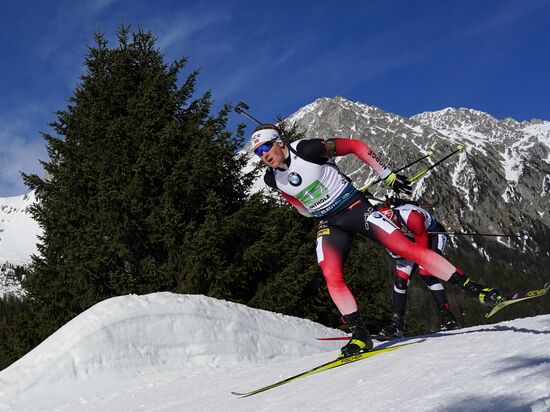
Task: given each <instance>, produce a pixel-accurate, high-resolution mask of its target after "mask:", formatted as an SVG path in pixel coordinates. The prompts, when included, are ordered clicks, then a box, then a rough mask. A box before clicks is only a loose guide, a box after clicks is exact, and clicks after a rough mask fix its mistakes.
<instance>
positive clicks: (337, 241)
mask: <svg viewBox="0 0 550 412" xmlns="http://www.w3.org/2000/svg"><path fill="white" fill-rule="evenodd" d="M351 238H352V236H351V234H349V233H347V232H344V231H342V230H339V229H336V228H334V227H331V226H323V225H321V226H319V231H318V232H317V242H316V243H317V245H316V252H317V262H318V263H319V266H320V267H321V271H322V272H323V276H324V277H325V281H326V282H327V288H328V293H329V295H330V297H331V298H332V301H333V302H334V304H335V305H336V307H337V308H338V310H339V311H340V313H341V314H342V315H349V314H350V313H353V312H357V303H356V301H355V297H354V296H353V294H352V293H351V290H350V289H349V287H348V285H347V284H346V282H345V280H344V261H345V260H346V258H347V255H348V253H349V248H350V245H351Z"/></svg>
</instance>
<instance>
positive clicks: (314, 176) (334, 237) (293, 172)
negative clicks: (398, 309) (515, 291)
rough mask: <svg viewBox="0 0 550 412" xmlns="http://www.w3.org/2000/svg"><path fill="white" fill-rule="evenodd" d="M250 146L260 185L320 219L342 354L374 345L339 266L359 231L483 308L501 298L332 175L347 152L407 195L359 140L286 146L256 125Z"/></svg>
mask: <svg viewBox="0 0 550 412" xmlns="http://www.w3.org/2000/svg"><path fill="white" fill-rule="evenodd" d="M250 145H251V149H252V150H253V151H254V153H255V154H256V155H257V156H259V157H260V158H261V159H262V161H263V162H264V163H265V164H266V165H267V166H269V168H268V170H267V171H266V174H265V179H264V180H265V182H266V184H267V185H268V186H270V187H272V188H274V189H275V190H277V191H278V192H279V193H281V195H282V196H283V197H284V198H285V199H286V200H287V201H288V202H290V203H291V204H292V205H293V206H295V207H296V208H297V209H298V211H299V212H300V213H302V214H303V215H305V216H312V217H314V218H316V219H317V220H318V221H319V231H318V234H317V247H316V251H317V260H318V262H319V266H320V267H321V270H322V272H323V275H324V277H325V280H326V282H327V287H328V291H329V294H330V296H331V298H332V300H333V301H334V303H335V304H336V306H337V307H338V310H339V311H340V313H341V314H342V315H343V316H344V318H345V319H346V321H347V323H348V324H349V325H350V326H351V328H352V331H353V333H352V338H351V339H350V341H349V342H348V343H347V344H346V345H345V346H344V347H343V348H342V355H343V356H349V355H353V354H355V353H359V352H362V351H368V350H371V349H372V347H373V344H372V341H371V339H370V335H369V332H368V330H367V328H366V327H365V325H364V323H363V321H362V320H361V318H360V316H359V313H358V311H357V303H356V301H355V298H354V296H353V294H352V292H351V291H350V290H349V288H348V286H347V285H346V282H345V281H344V275H343V265H344V261H345V259H346V258H347V255H348V252H349V249H350V245H351V240H352V236H353V234H354V233H361V234H362V235H364V236H366V237H367V238H369V239H372V240H374V241H375V242H377V243H379V244H381V245H382V246H384V247H385V248H387V249H389V250H391V251H392V252H393V253H395V254H397V255H399V256H402V257H403V258H404V259H407V260H411V261H413V262H415V263H417V264H418V265H420V266H422V267H424V268H425V269H426V270H427V271H428V272H430V273H432V274H433V275H434V276H436V277H438V278H439V279H442V280H445V281H449V282H451V283H453V284H457V285H461V286H462V287H463V288H464V289H465V290H466V291H467V293H468V294H469V295H470V296H472V297H475V298H476V299H480V301H481V302H482V303H485V304H489V305H493V304H496V303H497V302H498V301H499V300H500V299H501V297H500V295H499V293H498V291H497V290H496V289H489V288H485V287H483V286H482V285H480V284H478V283H475V282H473V281H471V280H470V279H469V278H468V277H467V276H465V275H464V273H463V272H462V271H461V270H460V269H459V268H457V267H455V266H454V265H452V264H451V263H450V262H448V261H447V260H446V259H445V258H443V257H442V256H440V255H438V254H437V253H435V252H434V251H432V250H430V249H427V248H425V247H422V246H420V245H417V244H416V243H414V242H412V241H411V240H410V239H408V238H407V237H406V236H405V235H403V233H401V231H400V230H399V229H398V227H397V226H396V225H395V224H394V223H393V222H392V221H390V220H389V219H387V218H386V217H385V216H384V215H383V214H382V213H380V212H378V211H376V210H375V208H374V206H373V205H372V204H371V203H369V201H368V200H367V199H366V198H365V196H364V195H363V193H361V192H360V191H358V190H357V189H356V188H355V187H354V186H353V185H352V184H351V181H350V179H349V178H348V177H347V176H345V175H343V174H342V173H341V172H340V171H339V170H338V168H337V167H336V165H335V164H334V162H333V161H332V158H333V157H334V156H344V155H348V154H351V153H353V154H355V155H356V156H357V157H359V158H360V159H361V160H362V161H363V162H365V163H367V164H368V165H369V166H370V167H371V168H372V169H374V170H375V171H376V172H377V173H378V174H379V175H380V177H381V178H383V179H384V182H385V184H386V185H387V186H389V187H391V188H392V189H394V190H395V191H397V192H399V191H404V192H407V191H410V186H409V182H408V180H407V179H406V178H405V177H404V176H401V175H398V174H396V173H394V172H393V171H392V170H391V169H389V168H388V167H386V166H385V165H384V163H383V162H382V160H381V159H380V157H379V156H378V155H377V154H376V153H375V152H374V151H373V150H372V149H371V148H370V147H369V146H368V145H367V144H365V143H364V142H362V141H360V140H354V139H338V138H335V139H328V140H321V139H311V140H297V141H295V142H292V143H291V144H289V145H287V144H285V143H284V142H283V141H282V139H281V133H280V131H279V130H278V128H277V127H276V126H274V125H262V126H259V127H257V128H256V130H255V131H254V133H252V137H251V142H250Z"/></svg>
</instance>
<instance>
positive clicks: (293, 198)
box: [279, 191, 311, 217]
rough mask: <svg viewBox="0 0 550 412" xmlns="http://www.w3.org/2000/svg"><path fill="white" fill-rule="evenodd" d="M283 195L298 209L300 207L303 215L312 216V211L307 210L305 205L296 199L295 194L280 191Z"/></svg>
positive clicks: (299, 210)
mask: <svg viewBox="0 0 550 412" xmlns="http://www.w3.org/2000/svg"><path fill="white" fill-rule="evenodd" d="M279 193H281V195H283V197H284V198H285V200H286V201H287V202H288V203H290V204H291V205H292V206H294V207H295V208H296V209H298V212H300V214H301V215H304V216H308V217H309V216H311V213H309V212H308V211H307V209H306V208H305V206H304V205H303V204H302V202H300V201H299V200H298V199H296V198H295V197H294V196H291V195H289V194H288V193H285V192H283V191H280V192H279Z"/></svg>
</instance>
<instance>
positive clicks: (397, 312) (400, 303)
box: [377, 203, 457, 338]
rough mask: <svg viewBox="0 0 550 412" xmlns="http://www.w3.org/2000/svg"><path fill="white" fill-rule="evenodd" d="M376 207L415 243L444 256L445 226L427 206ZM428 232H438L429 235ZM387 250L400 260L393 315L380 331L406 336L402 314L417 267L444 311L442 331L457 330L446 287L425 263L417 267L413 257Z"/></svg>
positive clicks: (397, 270) (397, 265) (387, 334)
mask: <svg viewBox="0 0 550 412" xmlns="http://www.w3.org/2000/svg"><path fill="white" fill-rule="evenodd" d="M377 209H378V211H380V212H382V213H383V214H384V216H386V217H387V218H388V219H390V220H391V221H392V222H393V223H395V224H396V225H397V226H398V227H399V229H401V231H403V232H406V233H407V236H412V239H413V240H414V242H415V243H416V244H418V245H420V246H422V247H426V248H429V249H431V250H433V251H434V252H436V253H439V254H440V255H443V253H444V251H445V247H446V245H447V236H445V234H444V232H445V228H444V227H443V226H442V225H441V224H440V223H439V222H438V221H437V220H436V218H435V217H434V216H433V215H432V214H431V213H429V212H428V211H427V210H426V209H423V208H421V207H419V206H416V205H413V204H407V203H405V204H399V205H397V206H393V207H392V206H391V205H384V204H382V205H377ZM429 232H437V233H434V234H430V233H429ZM388 252H389V253H390V255H391V256H392V257H393V258H395V259H397V260H396V263H395V275H396V276H395V283H394V287H393V314H392V320H391V323H390V324H389V325H387V326H385V327H384V328H382V329H381V330H380V335H384V336H388V337H392V338H395V337H401V336H403V328H404V325H405V323H404V320H403V317H404V315H405V305H406V302H407V288H408V286H409V283H410V278H411V275H412V274H413V272H414V271H415V270H416V269H418V273H419V274H420V277H421V278H422V280H423V281H424V283H425V284H426V285H427V286H428V288H429V289H430V291H431V293H432V296H433V298H434V300H435V301H436V303H437V307H438V309H439V313H440V314H441V326H440V330H451V329H456V328H457V324H456V319H455V317H454V315H453V313H452V312H451V310H450V305H449V301H448V300H447V296H446V294H445V289H444V288H443V285H442V284H441V282H440V281H439V279H438V278H436V277H435V276H433V275H431V274H430V273H429V272H428V271H427V270H426V269H424V268H423V267H422V266H418V265H417V264H416V263H414V262H412V261H410V260H407V259H403V258H402V257H401V256H398V255H394V254H393V253H392V252H391V251H390V250H388Z"/></svg>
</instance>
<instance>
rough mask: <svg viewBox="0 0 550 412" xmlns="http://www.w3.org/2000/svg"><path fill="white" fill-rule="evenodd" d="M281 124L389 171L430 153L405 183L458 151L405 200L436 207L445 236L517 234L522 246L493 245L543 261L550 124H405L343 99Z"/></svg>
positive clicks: (358, 168) (423, 120) (436, 115)
mask: <svg viewBox="0 0 550 412" xmlns="http://www.w3.org/2000/svg"><path fill="white" fill-rule="evenodd" d="M286 121H287V122H288V123H289V124H294V125H296V126H297V127H298V130H299V131H302V132H303V133H304V134H305V136H306V137H307V138H323V139H325V138H331V137H345V138H357V139H360V140H364V141H366V142H367V144H369V146H371V147H372V148H373V149H374V150H375V151H376V152H377V153H378V154H379V155H380V156H381V157H382V159H383V160H385V161H386V162H387V163H388V164H389V166H391V167H393V168H394V169H397V168H399V167H401V166H402V165H404V164H407V163H409V162H411V161H413V160H415V159H417V158H420V157H422V156H423V155H424V154H425V153H426V152H427V151H428V150H431V149H433V150H434V153H435V154H434V155H433V156H432V157H431V158H430V159H429V161H427V162H425V163H424V164H423V165H418V166H415V167H413V168H411V170H407V171H405V172H403V173H405V174H406V175H408V176H413V175H414V174H416V173H417V172H418V171H420V170H422V168H425V167H427V165H429V164H430V163H431V164H433V163H434V162H436V161H437V160H438V159H440V158H442V157H443V156H444V155H446V154H448V153H450V152H451V151H453V150H455V149H456V148H457V147H458V146H459V145H463V146H465V148H464V150H462V151H460V153H458V154H457V155H455V156H454V157H452V158H450V159H449V160H448V161H446V162H445V163H443V164H441V165H440V166H438V167H437V168H436V169H434V171H433V172H431V173H428V174H426V175H424V176H423V177H422V178H420V179H419V180H418V181H417V182H416V183H415V185H414V192H413V196H412V198H413V199H423V200H425V201H427V202H429V203H433V204H436V205H437V208H436V210H435V212H436V216H437V217H438V219H439V220H440V221H441V222H442V223H443V224H444V226H445V227H446V228H447V229H448V230H450V231H466V232H482V233H511V234H518V235H522V234H523V235H525V236H526V237H527V241H524V240H521V239H510V238H495V239H496V241H497V242H499V243H500V244H501V245H503V246H505V247H509V248H514V249H518V248H519V250H521V251H524V252H528V251H531V252H532V253H536V254H539V255H540V254H541V253H542V254H543V255H544V256H547V257H549V256H550V254H549V252H548V250H550V243H549V238H548V236H547V233H549V231H550V122H548V121H544V120H539V119H535V120H532V121H524V122H518V121H515V120H513V119H511V118H506V119H504V120H498V119H496V118H495V117H493V116H491V115H490V114H488V113H484V112H481V111H478V110H473V109H463V108H460V109H455V108H447V109H443V110H440V111H437V112H426V113H421V114H418V115H416V116H412V117H411V118H406V117H402V116H399V115H396V114H393V113H388V112H385V111H383V110H381V109H378V108H376V107H372V106H368V105H366V104H363V103H360V102H351V101H350V100H347V99H345V98H343V97H335V98H320V99H317V100H316V101H315V102H313V103H311V104H309V105H307V106H305V107H304V108H302V109H300V110H298V111H297V112H296V113H294V114H292V115H291V116H289V117H288V118H287V119H286ZM337 163H338V165H339V166H340V168H341V169H342V171H343V172H344V173H346V174H347V175H348V176H350V177H351V178H352V179H353V180H354V181H355V182H356V184H357V185H358V186H362V185H364V184H367V183H369V182H372V181H374V180H375V179H376V176H375V175H374V173H373V172H372V170H370V168H368V167H365V165H364V164H363V163H362V162H361V161H359V160H358V159H355V158H354V157H353V156H347V157H342V158H338V159H337ZM369 190H370V191H371V192H372V193H373V194H374V195H375V196H376V197H383V196H384V195H385V194H388V193H389V192H388V191H387V190H386V189H385V188H384V187H383V185H378V186H376V187H373V188H371V189H369ZM479 253H480V254H481V255H482V256H484V258H485V259H489V260H490V259H491V256H490V255H489V254H488V253H487V252H485V251H483V250H481V249H480V250H479Z"/></svg>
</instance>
